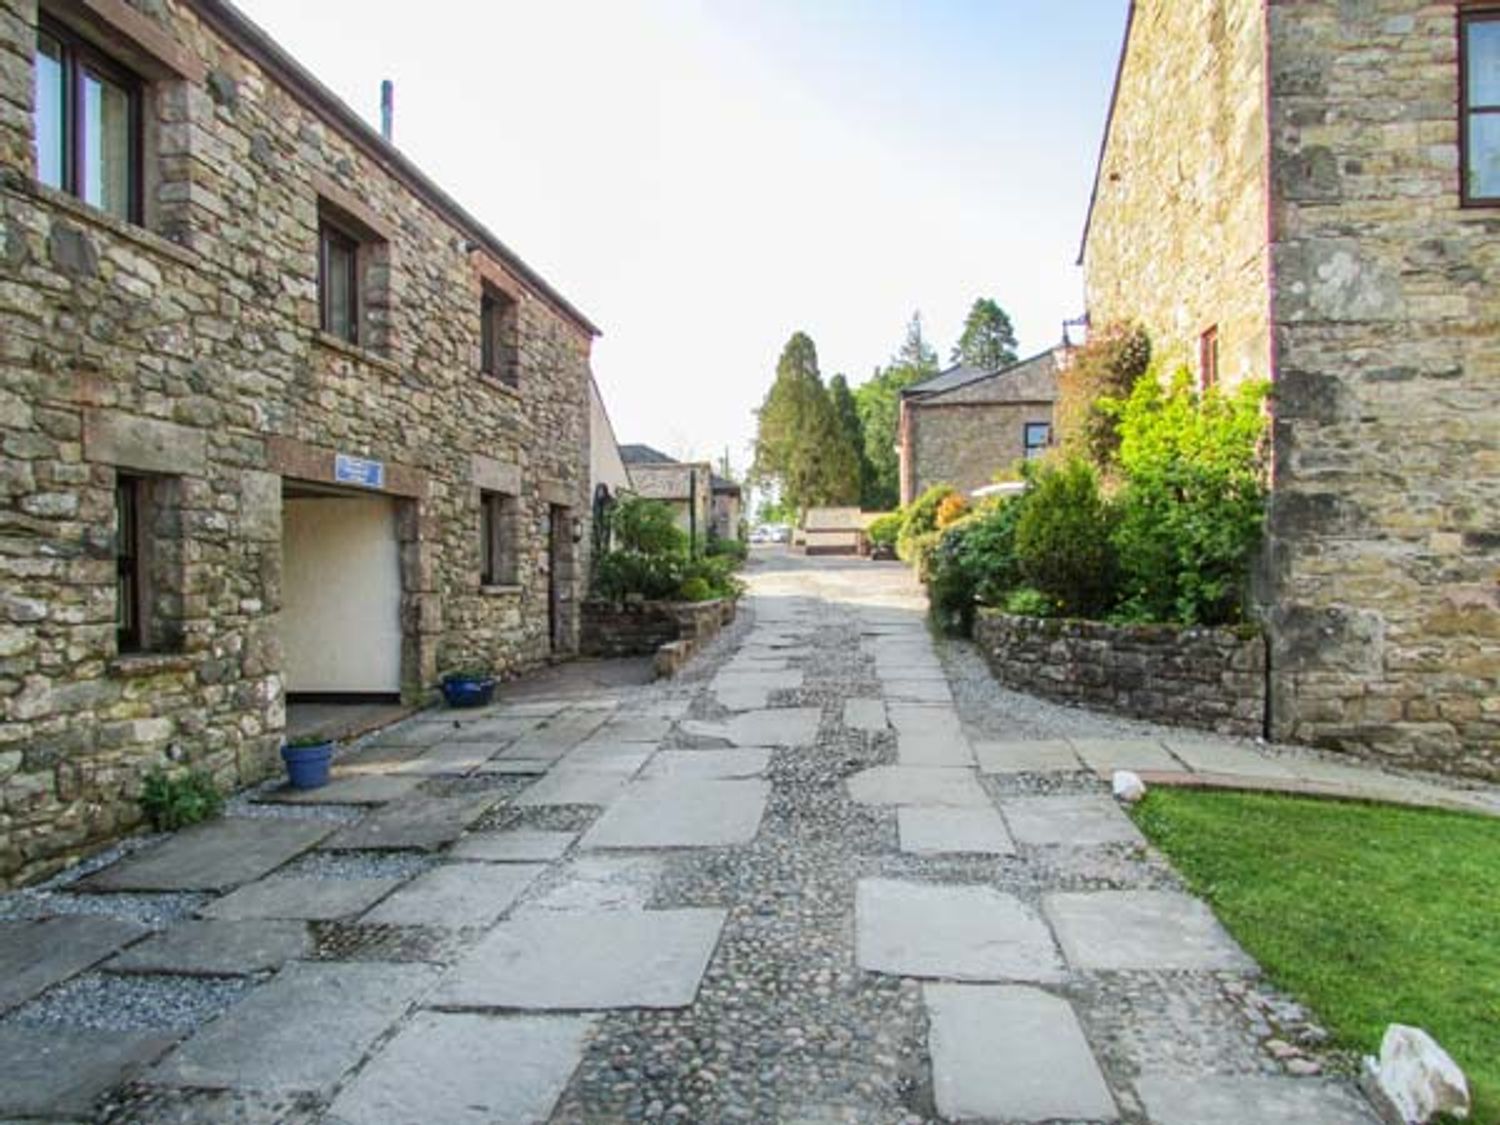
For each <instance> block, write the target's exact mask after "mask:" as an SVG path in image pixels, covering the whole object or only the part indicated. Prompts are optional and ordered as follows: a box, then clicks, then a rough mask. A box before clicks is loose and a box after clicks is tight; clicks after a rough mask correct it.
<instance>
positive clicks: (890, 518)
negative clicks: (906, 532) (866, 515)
mask: <svg viewBox="0 0 1500 1125" xmlns="http://www.w3.org/2000/svg"><path fill="white" fill-rule="evenodd" d="M903 519H904V515H903V513H901V512H887V513H886V514H885V515H883V516H876V517H875V518H874V519H873V520H871V521H870V526H869V527H868V528H866V529H865V531H866V533H867V534H868V535H869V536H870V542H871V543H874V544H877V545H882V546H886V547H894V546H895V545H896V538H897V536H899V535H900V534H901V523H902V521H903Z"/></svg>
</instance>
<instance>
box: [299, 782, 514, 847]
mask: <svg viewBox="0 0 1500 1125" xmlns="http://www.w3.org/2000/svg"><path fill="white" fill-rule="evenodd" d="M500 800H501V798H500V797H499V796H498V795H497V794H493V793H481V794H476V795H475V796H472V797H428V796H425V795H422V794H418V795H416V796H412V797H406V798H403V799H402V800H399V801H392V802H391V803H390V804H388V805H384V806H382V807H380V808H378V809H376V810H375V811H374V812H372V813H369V814H367V815H366V816H365V817H364V819H362V820H361V821H359V823H357V824H351V825H349V826H348V827H347V828H344V829H342V830H341V831H339V832H338V833H336V834H335V835H333V836H332V837H330V838H329V839H327V840H325V841H323V845H322V846H323V847H324V848H327V849H332V850H335V851H362V850H366V849H373V850H415V851H433V850H435V849H437V848H441V847H443V846H444V845H445V844H451V843H452V842H453V841H454V840H456V839H458V837H459V836H460V835H461V834H462V833H463V830H464V829H465V828H467V827H468V826H469V825H471V824H473V823H474V822H475V821H476V820H478V819H479V818H480V817H482V816H483V815H484V814H485V813H486V812H488V811H489V810H490V809H491V808H492V807H493V806H494V805H496V804H498V803H499V802H500Z"/></svg>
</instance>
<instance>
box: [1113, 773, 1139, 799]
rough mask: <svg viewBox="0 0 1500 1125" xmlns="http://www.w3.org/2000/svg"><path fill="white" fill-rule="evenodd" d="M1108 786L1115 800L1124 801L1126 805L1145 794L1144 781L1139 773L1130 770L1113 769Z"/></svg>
mask: <svg viewBox="0 0 1500 1125" xmlns="http://www.w3.org/2000/svg"><path fill="white" fill-rule="evenodd" d="M1109 786H1110V790H1111V791H1112V792H1113V793H1114V795H1115V800H1117V801H1124V802H1125V803H1126V804H1127V805H1133V804H1135V803H1136V802H1137V801H1140V800H1141V799H1142V798H1144V797H1145V796H1146V783H1145V782H1144V781H1142V780H1141V775H1140V774H1138V773H1133V772H1131V771H1130V770H1115V775H1114V777H1112V778H1110V783H1109Z"/></svg>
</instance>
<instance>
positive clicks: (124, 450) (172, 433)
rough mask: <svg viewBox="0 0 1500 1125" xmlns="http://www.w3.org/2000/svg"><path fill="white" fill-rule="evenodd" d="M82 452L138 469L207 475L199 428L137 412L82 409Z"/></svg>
mask: <svg viewBox="0 0 1500 1125" xmlns="http://www.w3.org/2000/svg"><path fill="white" fill-rule="evenodd" d="M83 455H84V458H85V459H86V460H89V461H96V462H100V463H102V464H106V465H114V466H116V467H117V468H121V469H134V470H136V471H138V472H145V473H170V474H172V475H174V476H188V477H202V476H207V475H208V438H207V435H206V434H205V433H204V432H203V431H202V430H198V429H193V428H192V427H190V426H179V425H178V424H177V423H175V422H163V421H161V420H159V419H156V418H143V417H141V416H140V415H138V414H125V413H121V412H118V411H113V410H86V411H85V412H84V419H83Z"/></svg>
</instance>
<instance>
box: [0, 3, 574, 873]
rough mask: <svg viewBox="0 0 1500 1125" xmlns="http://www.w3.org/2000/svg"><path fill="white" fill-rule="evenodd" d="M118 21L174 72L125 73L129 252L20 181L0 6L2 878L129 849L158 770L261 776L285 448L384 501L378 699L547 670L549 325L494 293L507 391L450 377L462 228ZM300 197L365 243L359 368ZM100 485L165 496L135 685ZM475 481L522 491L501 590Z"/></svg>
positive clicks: (327, 139) (25, 149) (274, 691)
mask: <svg viewBox="0 0 1500 1125" xmlns="http://www.w3.org/2000/svg"><path fill="white" fill-rule="evenodd" d="M101 6H103V7H108V6H109V5H108V4H103V5H101ZM75 10H76V9H75ZM138 12H139V14H141V15H143V16H144V17H145V18H146V19H147V20H149V21H150V22H151V25H152V26H153V27H154V28H155V29H156V30H157V32H159V33H160V34H161V35H162V36H163V37H164V38H165V40H166V41H167V42H169V43H170V44H172V45H174V48H175V49H176V50H177V51H179V52H180V55H181V57H182V58H183V59H185V60H187V64H188V65H186V67H185V69H186V70H187V71H188V74H187V76H185V77H184V76H181V75H172V76H167V75H153V76H151V77H152V79H153V81H152V82H151V85H150V87H149V89H148V91H147V97H146V107H145V109H146V116H147V118H148V134H149V142H148V159H147V164H148V169H147V170H148V189H149V191H150V198H149V201H148V202H149V206H148V211H147V216H146V223H145V227H144V229H143V228H141V227H136V226H133V225H128V224H124V223H120V222H116V221H114V220H112V219H109V218H107V217H105V216H103V215H101V214H99V213H98V212H95V211H94V210H92V209H91V208H89V207H86V206H84V205H82V204H80V203H78V202H76V201H74V200H72V199H71V198H70V197H67V196H62V195H60V194H58V193H56V192H52V191H49V190H47V189H45V188H43V187H41V186H39V185H38V184H37V183H36V182H35V181H34V180H33V178H32V175H33V156H32V152H33V146H32V137H31V128H32V124H31V121H32V118H31V104H32V96H33V93H32V92H33V85H34V79H33V74H32V60H33V36H34V28H35V25H36V18H37V12H36V6H35V3H34V2H33V0H0V884H4V883H8V882H19V881H26V880H29V879H32V878H37V877H41V876H43V875H46V874H47V873H49V872H51V871H53V870H55V869H57V868H58V867H59V866H61V865H62V864H63V863H64V862H66V861H68V860H70V859H71V858H73V857H76V856H77V855H79V854H81V853H82V852H84V851H86V850H88V849H89V848H90V847H92V846H95V845H97V844H98V843H100V842H103V841H106V840H108V839H110V838H111V837H113V836H115V835H117V834H118V833H120V832H121V831H124V830H127V829H129V828H131V827H132V826H133V825H135V824H136V823H137V822H138V820H139V809H138V806H137V804H136V800H135V798H136V796H137V794H138V792H139V785H140V779H141V777H142V775H143V773H144V772H145V771H146V770H147V769H149V768H150V767H152V766H154V765H156V764H159V763H163V762H165V761H167V760H169V759H170V760H176V761H182V762H188V763H193V764H195V765H198V766H201V767H204V768H206V769H208V770H210V771H211V772H212V773H213V774H214V776H215V777H216V778H217V779H218V780H219V781H220V783H221V784H225V785H232V784H236V783H240V782H246V781H250V780H252V779H255V778H258V777H260V776H263V775H264V773H265V772H266V771H267V770H268V769H270V768H271V765H272V763H273V762H274V758H275V753H276V747H277V744H278V742H279V737H280V732H281V730H282V729H283V726H284V697H283V682H282V676H281V667H282V665H281V650H280V642H279V639H278V631H277V615H278V610H279V606H280V600H281V550H280V539H281V530H280V523H281V514H280V505H281V479H280V475H279V473H278V469H279V468H280V467H283V466H284V465H285V464H286V463H287V459H288V456H289V455H288V453H287V451H288V450H290V451H292V453H291V455H290V460H291V461H293V462H295V461H297V460H298V458H301V459H302V460H303V461H304V462H309V463H310V462H318V463H320V464H322V463H326V462H328V461H331V453H332V451H333V450H335V449H337V450H340V451H346V452H350V453H355V454H362V455H365V456H369V457H375V458H379V459H381V460H383V461H385V462H386V463H387V466H388V471H389V475H390V478H391V481H392V486H393V488H394V490H395V491H398V492H400V493H401V494H402V495H403V496H405V497H406V498H407V500H406V502H405V507H404V514H403V518H402V521H401V526H402V532H401V540H402V543H401V548H402V569H403V575H404V585H405V594H404V597H403V603H402V607H401V612H402V616H403V623H404V626H405V632H406V634H407V638H408V648H409V650H410V651H409V656H410V659H408V660H407V661H406V668H407V672H406V678H407V685H406V690H407V693H408V695H413V696H414V695H416V694H418V693H420V692H421V691H422V690H424V689H428V688H430V687H431V685H432V684H433V683H434V682H435V680H436V677H437V675H438V672H439V671H440V670H441V668H446V667H453V666H457V665H463V664H481V663H482V664H487V665H490V666H493V667H495V668H497V669H499V670H501V671H505V670H509V669H513V668H517V667H520V666H524V665H527V664H531V663H534V662H537V661H540V660H543V659H544V658H546V656H547V655H548V651H549V640H548V596H547V583H546V576H545V573H544V559H545V528H546V523H547V517H548V510H549V505H552V504H565V505H568V506H570V507H571V508H572V510H573V512H574V513H576V514H577V515H578V516H579V517H581V518H582V519H584V520H585V521H586V520H587V517H588V514H589V504H588V496H587V488H588V483H587V464H588V460H587V444H588V422H587V411H588V405H587V386H588V383H587V357H588V348H589V339H588V334H587V332H586V331H585V330H584V329H583V328H582V327H581V326H580V325H579V323H578V322H577V321H576V320H575V319H572V318H570V317H569V316H567V315H565V314H564V313H563V312H561V311H560V310H559V308H558V307H557V306H556V305H555V304H554V303H553V302H552V301H551V300H550V299H547V298H544V297H543V296H542V295H540V294H539V293H537V292H535V291H533V290H532V289H531V288H523V289H522V290H521V302H520V329H519V353H520V354H519V365H520V391H519V393H518V394H517V393H514V392H512V391H510V390H508V389H506V388H504V387H501V386H499V385H497V384H495V383H492V382H487V381H484V380H481V379H479V378H477V377H476V369H477V366H478V351H479V338H478V337H479V318H478V301H479V292H480V288H479V279H478V275H477V273H476V263H475V262H474V261H473V260H472V259H471V255H470V252H469V250H468V248H466V247H465V245H464V242H465V240H464V238H463V237H462V234H461V232H460V230H459V229H458V228H457V227H456V226H455V225H454V224H453V223H451V222H450V221H448V219H446V218H445V217H444V215H443V214H442V213H440V212H438V211H437V210H435V209H434V208H433V207H431V206H429V205H427V204H426V203H424V202H422V201H420V200H419V199H418V198H416V197H415V196H414V195H413V194H412V192H411V191H409V190H408V189H407V188H406V187H404V186H403V185H402V184H401V183H400V182H398V180H397V179H396V178H395V177H394V176H393V175H392V174H390V173H388V171H387V170H386V169H385V168H383V167H382V165H381V164H380V163H378V162H377V161H376V160H375V159H373V158H372V157H371V156H370V155H369V153H368V152H366V151H365V150H364V149H363V148H361V147H358V146H356V145H355V144H353V143H351V141H350V140H349V139H348V138H347V137H346V135H345V134H344V133H342V132H340V131H339V130H337V129H335V128H334V127H332V126H331V125H330V124H329V123H328V122H326V121H325V120H323V119H322V118H320V117H319V116H318V115H316V114H315V113H313V112H312V111H310V110H309V109H308V108H307V107H306V105H305V104H303V102H302V101H300V100H298V98H296V97H294V96H293V95H292V94H291V93H290V92H289V91H288V90H287V89H285V88H282V87H281V86H279V85H278V84H277V82H276V81H275V80H274V79H273V77H272V76H271V75H270V74H268V73H267V72H266V71H265V70H263V69H262V67H261V66H260V65H259V64H258V63H257V62H255V61H254V60H253V59H252V58H251V57H249V56H247V55H246V54H243V53H241V52H240V51H239V50H238V49H236V47H235V46H233V45H231V44H230V43H229V42H227V41H226V40H225V39H224V38H223V37H221V36H220V35H219V34H218V33H217V32H216V31H215V30H214V29H213V28H211V27H210V26H208V25H207V24H206V23H205V22H203V21H202V20H201V19H200V18H199V16H198V14H197V12H196V10H195V8H194V7H192V6H191V5H189V4H186V3H181V2H173V0H166V2H161V0H153V2H149V3H147V2H142V3H141V4H140V5H139V8H138ZM318 177H321V178H322V179H321V180H318V179H317V178H318ZM320 184H327V185H331V186H330V187H328V190H331V191H338V192H341V193H343V194H344V195H345V196H347V197H348V198H350V199H352V200H353V201H354V202H355V203H356V204H357V205H359V206H361V207H362V208H363V209H365V210H366V211H368V212H369V213H370V214H371V215H373V216H374V217H375V219H376V220H377V221H379V222H381V224H382V225H383V226H385V227H386V228H388V237H389V246H388V254H386V255H384V258H385V260H384V261H383V263H382V264H381V265H380V267H379V271H378V274H379V275H383V279H384V282H385V285H384V288H385V289H386V290H387V291H388V298H387V299H386V300H384V301H382V302H380V306H381V307H380V308H377V309H375V310H374V316H373V317H372V324H371V328H372V335H373V336H374V337H375V338H378V339H381V340H383V341H384V343H383V346H382V347H380V348H379V349H376V350H370V349H363V348H353V347H350V346H347V345H344V344H341V343H339V342H336V341H332V340H329V339H326V338H324V337H322V336H321V335H320V334H319V333H318V331H317V323H318V312H317V273H316V270H317V251H316V245H317V219H318V206H319V204H318V200H319V193H320V190H321V189H320ZM375 280H381V277H380V276H377V277H376V278H375ZM278 450H279V451H280V452H279V453H278ZM121 466H123V467H133V468H146V469H150V470H153V471H155V472H158V473H162V474H167V476H168V479H169V480H170V481H171V482H172V483H171V488H170V490H169V491H170V494H171V496H172V510H171V512H170V520H169V524H168V525H167V526H166V528H165V529H166V530H167V531H169V532H170V533H171V534H172V536H173V537H174V538H173V550H172V551H171V552H170V555H171V558H172V559H173V560H175V561H173V562H172V564H171V565H172V566H173V567H174V568H175V570H174V573H173V575H172V581H171V583H169V584H168V589H167V590H165V591H164V592H165V593H168V594H170V595H171V596H170V598H169V599H167V602H166V604H165V605H164V606H163V614H164V615H165V616H166V617H168V618H169V619H170V621H169V624H170V627H171V628H170V632H171V633H172V634H173V635H175V636H176V637H178V638H179V640H178V643H177V644H176V645H175V646H174V648H173V651H171V652H168V653H166V654H163V655H160V656H155V657H151V658H144V659H143V658H127V659H120V658H118V654H117V653H116V646H115V627H114V621H115V603H116V595H115V575H114V562H113V540H112V520H113V506H114V504H113V488H114V482H115V477H116V471H117V468H118V467H121ZM485 475H487V476H490V477H494V476H496V475H498V476H499V477H501V478H503V479H506V480H510V481H515V480H517V479H518V480H519V483H520V492H521V500H520V503H521V514H522V519H521V520H519V521H518V522H519V524H520V526H521V539H520V543H519V578H518V588H517V589H516V590H514V591H499V592H493V591H492V592H488V593H487V592H483V591H481V589H480V585H479V557H478V552H479V533H478V521H479V508H478V484H479V482H480V478H481V476H485ZM583 530H584V534H583V536H582V540H581V542H582V544H583V545H584V546H582V547H580V548H579V549H580V551H581V550H583V549H586V545H587V543H588V542H589V536H588V534H587V527H586V525H585V527H584V529H583ZM584 561H585V560H582V559H580V560H578V565H576V566H574V567H573V572H572V576H571V581H572V582H573V583H574V584H579V583H581V578H582V574H583V573H584V571H585V569H586V568H585V566H584V565H582V564H583V563H584ZM574 604H576V602H575V603H574Z"/></svg>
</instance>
